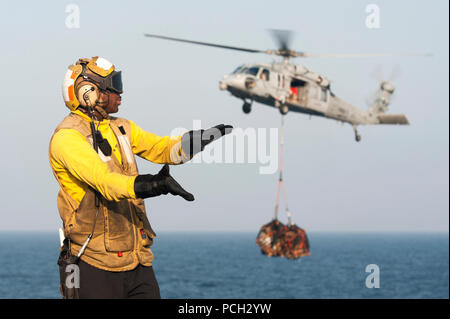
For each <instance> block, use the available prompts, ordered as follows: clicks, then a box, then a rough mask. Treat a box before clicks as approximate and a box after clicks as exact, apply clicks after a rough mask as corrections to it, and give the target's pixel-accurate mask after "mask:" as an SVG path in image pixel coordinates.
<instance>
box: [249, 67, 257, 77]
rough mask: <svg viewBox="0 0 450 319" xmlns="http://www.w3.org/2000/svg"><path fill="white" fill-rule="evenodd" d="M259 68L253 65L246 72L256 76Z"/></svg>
mask: <svg viewBox="0 0 450 319" xmlns="http://www.w3.org/2000/svg"><path fill="white" fill-rule="evenodd" d="M258 71H259V68H256V67H253V68H250V69H248V70H247V72H246V73H248V74H251V75H254V76H256V74H258Z"/></svg>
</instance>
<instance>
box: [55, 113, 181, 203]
mask: <svg viewBox="0 0 450 319" xmlns="http://www.w3.org/2000/svg"><path fill="white" fill-rule="evenodd" d="M72 113H75V114H77V115H79V116H81V117H82V118H83V119H84V120H86V121H88V122H90V121H91V119H90V118H89V117H88V116H87V115H86V114H84V113H83V112H81V111H79V110H75V111H72ZM129 122H130V125H131V132H130V143H131V148H132V151H133V153H134V154H136V155H138V156H140V157H142V158H144V159H146V160H148V161H151V162H153V163H158V164H163V163H168V164H176V163H174V162H172V161H171V156H170V154H171V153H170V152H171V149H172V147H173V146H174V145H175V144H177V143H179V142H180V140H181V136H164V137H161V136H158V135H155V134H153V133H150V132H147V131H145V130H143V129H142V128H140V127H139V126H138V125H136V124H135V123H134V122H133V121H129ZM95 126H96V127H97V128H98V130H99V131H100V132H101V134H102V136H103V138H105V139H107V140H108V142H109V144H110V145H111V148H112V152H113V153H114V155H115V156H116V157H117V159H118V160H119V162H121V161H122V158H121V155H120V150H119V146H118V141H117V139H116V136H115V135H114V132H113V131H112V129H111V127H110V126H109V120H102V121H100V122H98V121H95ZM49 157H50V165H51V167H52V168H53V170H54V172H55V174H56V176H57V178H58V180H59V181H60V183H61V187H63V188H64V190H65V191H66V192H67V193H68V195H69V196H70V197H72V198H73V199H74V200H75V201H76V202H77V203H80V202H81V200H82V198H83V196H84V194H85V193H86V189H87V187H88V186H91V187H92V188H94V189H96V190H98V191H99V192H100V193H101V194H102V195H103V196H104V197H105V198H106V199H107V200H113V201H119V200H121V199H124V198H132V199H135V198H136V195H135V193H134V180H135V179H136V176H127V175H122V174H119V173H114V172H111V171H110V170H109V169H108V166H107V164H106V163H105V162H103V161H102V160H101V159H100V157H99V156H98V154H97V153H96V152H95V150H94V149H93V148H92V145H91V144H90V143H89V142H88V141H87V140H86V139H85V138H84V137H83V135H82V134H81V133H80V132H78V131H77V130H75V129H61V130H59V131H58V132H56V133H55V135H54V136H53V139H52V141H51V143H50V148H49Z"/></svg>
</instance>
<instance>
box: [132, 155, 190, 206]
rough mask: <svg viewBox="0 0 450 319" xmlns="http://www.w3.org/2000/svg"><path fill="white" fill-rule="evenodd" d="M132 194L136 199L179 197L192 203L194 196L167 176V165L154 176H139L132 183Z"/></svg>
mask: <svg viewBox="0 0 450 319" xmlns="http://www.w3.org/2000/svg"><path fill="white" fill-rule="evenodd" d="M134 192H135V194H136V197H137V198H148V197H155V196H159V195H162V194H164V195H166V194H168V193H170V194H172V195H179V196H181V197H183V198H184V199H185V200H187V201H190V202H191V201H193V200H194V195H192V194H191V193H188V192H186V191H185V190H184V189H183V187H181V186H180V184H178V183H177V181H176V180H175V179H174V178H173V177H172V176H170V174H169V165H167V164H165V165H164V166H163V168H161V170H160V171H159V172H158V174H156V175H151V174H146V175H139V176H138V177H136V180H135V181H134Z"/></svg>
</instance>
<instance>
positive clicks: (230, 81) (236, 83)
mask: <svg viewBox="0 0 450 319" xmlns="http://www.w3.org/2000/svg"><path fill="white" fill-rule="evenodd" d="M230 87H233V88H238V89H240V88H244V79H243V78H241V77H240V76H234V75H227V76H224V78H223V79H222V80H220V81H219V88H220V89H221V90H228V89H229V88H230Z"/></svg>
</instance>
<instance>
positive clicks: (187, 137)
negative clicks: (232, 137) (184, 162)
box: [181, 124, 233, 158]
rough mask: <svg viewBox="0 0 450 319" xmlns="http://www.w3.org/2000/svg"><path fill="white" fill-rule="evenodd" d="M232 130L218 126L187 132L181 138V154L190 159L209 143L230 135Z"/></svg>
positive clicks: (221, 125)
mask: <svg viewBox="0 0 450 319" xmlns="http://www.w3.org/2000/svg"><path fill="white" fill-rule="evenodd" d="M232 129H233V126H231V125H224V124H220V125H216V126H214V127H211V128H210V129H207V130H197V131H189V132H187V133H185V134H184V135H183V137H182V138H181V148H182V150H183V153H185V154H186V155H188V156H190V157H191V158H192V157H193V156H194V155H195V154H197V153H198V152H201V151H203V150H204V148H205V146H206V145H208V144H209V143H211V142H213V141H215V140H218V139H219V138H221V137H222V136H224V135H226V134H229V133H231V130H232Z"/></svg>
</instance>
